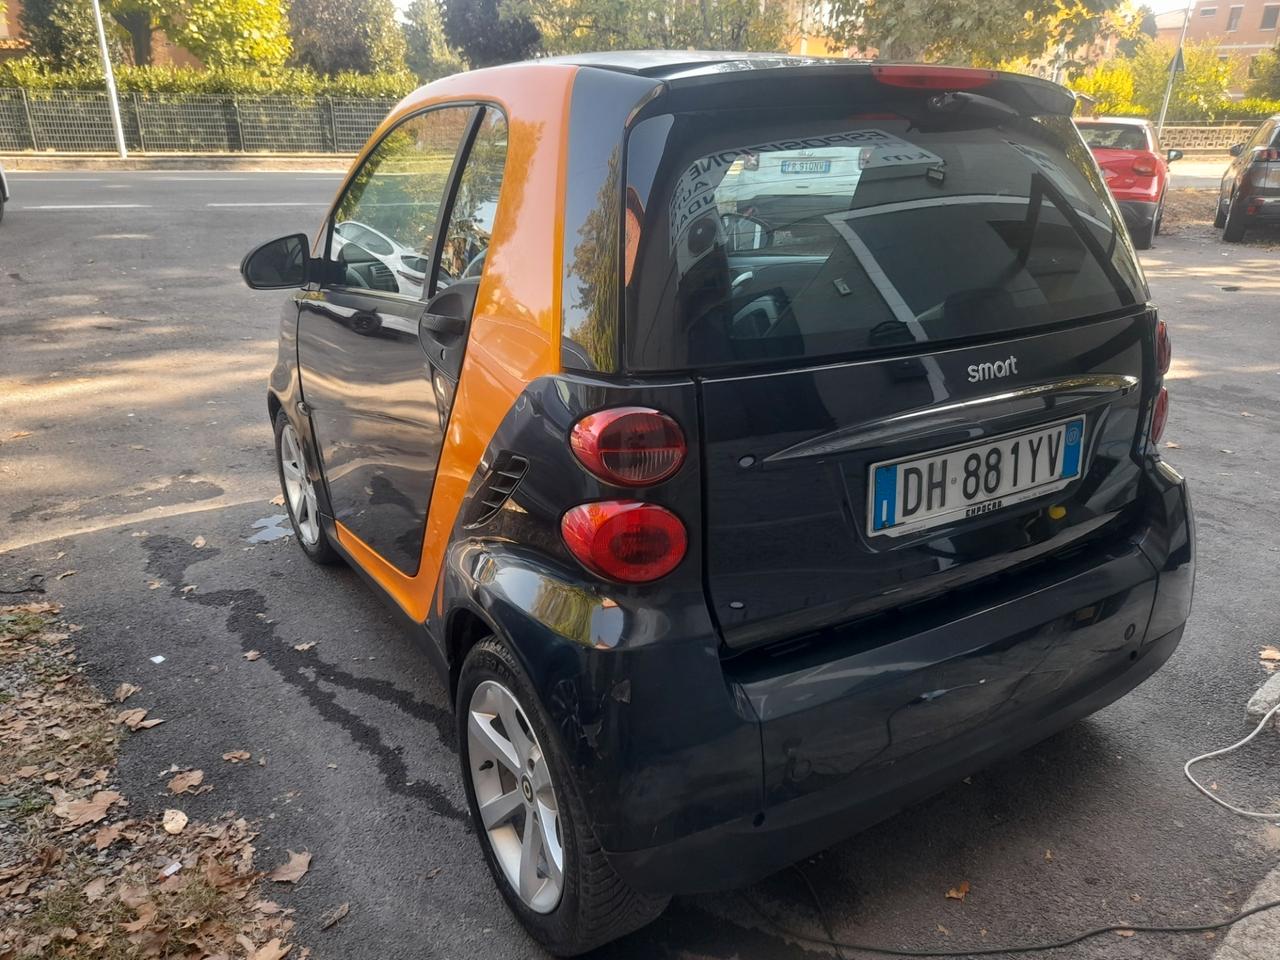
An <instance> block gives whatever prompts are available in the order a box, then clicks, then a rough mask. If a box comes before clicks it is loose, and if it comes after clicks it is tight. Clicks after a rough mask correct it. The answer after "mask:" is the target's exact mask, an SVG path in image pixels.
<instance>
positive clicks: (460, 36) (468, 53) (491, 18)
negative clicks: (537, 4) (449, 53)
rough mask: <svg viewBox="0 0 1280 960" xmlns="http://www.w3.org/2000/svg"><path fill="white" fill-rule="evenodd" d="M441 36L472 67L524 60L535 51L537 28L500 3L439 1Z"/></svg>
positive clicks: (493, 0) (515, 9) (494, 0)
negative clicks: (440, 4) (441, 19)
mask: <svg viewBox="0 0 1280 960" xmlns="http://www.w3.org/2000/svg"><path fill="white" fill-rule="evenodd" d="M441 3H442V6H443V8H444V34H445V37H446V38H447V39H448V41H449V43H450V44H451V45H452V46H453V47H455V48H456V49H457V50H458V51H459V52H460V53H461V54H462V56H463V57H464V58H465V59H466V61H467V62H468V63H469V64H471V66H473V67H491V66H493V65H494V64H498V63H511V62H513V61H515V60H527V59H528V58H529V57H532V56H533V55H534V54H535V53H537V52H538V49H539V44H540V43H541V35H540V34H539V32H538V27H537V26H536V25H535V24H534V22H533V21H532V20H531V19H529V17H528V16H527V15H526V14H525V13H524V12H523V11H522V10H521V9H520V8H519V6H518V5H515V4H513V5H511V6H510V7H509V6H508V5H507V4H506V3H503V2H502V0H441Z"/></svg>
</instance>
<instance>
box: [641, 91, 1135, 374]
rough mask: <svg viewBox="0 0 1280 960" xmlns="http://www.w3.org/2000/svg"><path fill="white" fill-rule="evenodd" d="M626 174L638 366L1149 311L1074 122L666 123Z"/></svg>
mask: <svg viewBox="0 0 1280 960" xmlns="http://www.w3.org/2000/svg"><path fill="white" fill-rule="evenodd" d="M921 112H922V113H924V110H923V109H922V111H921ZM627 159H628V168H627V178H628V184H629V190H628V197H629V202H628V218H627V220H628V234H629V235H628V237H627V238H626V247H627V248H628V249H631V248H634V249H635V251H636V252H635V256H634V261H633V262H630V261H631V259H632V258H631V257H630V256H629V257H628V261H629V262H628V264H627V269H626V271H625V279H626V280H627V281H628V282H627V287H626V316H627V326H626V331H627V335H626V351H627V357H628V362H629V365H630V366H631V367H632V368H633V369H675V368H688V367H694V366H706V365H723V364H733V363H738V362H761V361H765V362H767V361H774V360H789V359H794V358H811V357H827V356H833V355H839V354H851V353H858V352H862V351H867V350H876V349H882V348H886V347H894V346H899V345H909V344H919V343H934V342H942V341H947V340H953V339H960V338H969V337H973V336H983V335H993V334H998V333H1001V332H1004V331H1010V330H1015V329H1022V328H1027V327H1034V326H1037V325H1043V324H1052V323H1058V322H1061V321H1064V320H1071V319H1077V318H1083V317H1088V316H1093V315H1097V314H1099V313H1103V312H1106V311H1113V310H1116V309H1118V308H1122V307H1127V306H1130V305H1132V304H1134V303H1137V302H1140V301H1141V300H1143V299H1145V288H1144V284H1143V281H1142V277H1141V273H1140V271H1139V269H1138V267H1137V265H1136V263H1135V260H1134V257H1133V253H1132V251H1131V249H1130V248H1129V246H1128V241H1127V239H1126V234H1125V233H1124V230H1123V227H1118V226H1117V224H1118V223H1119V220H1118V217H1117V216H1116V214H1115V209H1114V206H1113V204H1112V202H1111V200H1110V199H1109V196H1108V194H1107V192H1106V188H1105V186H1104V185H1103V184H1102V183H1101V182H1100V179H1099V177H1098V174H1097V170H1096V166H1095V165H1094V163H1093V161H1092V158H1091V157H1090V156H1089V153H1088V151H1087V150H1086V149H1085V147H1084V145H1083V144H1082V143H1081V141H1080V139H1079V137H1078V136H1077V135H1076V133H1075V130H1074V128H1073V127H1072V124H1071V121H1070V119H1069V118H1067V117H1061V116H1052V117H1046V118H1040V119H1029V118H1023V117H1018V116H1017V115H1015V114H1013V113H1012V111H1007V110H1002V109H998V105H996V107H995V108H991V107H983V108H981V109H974V110H970V111H968V112H967V113H966V114H965V116H964V118H963V122H960V121H957V120H954V119H950V118H946V117H941V118H930V122H925V121H924V120H923V119H922V118H921V117H908V116H906V115H900V114H896V113H895V114H889V113H882V114H855V115H849V114H847V113H841V112H837V111H834V110H818V109H793V110H790V111H788V112H787V113H786V115H785V116H784V115H779V114H773V115H771V114H770V113H768V112H764V111H753V112H751V113H746V112H740V111H721V112H717V113H715V114H677V115H670V114H668V115H664V116H657V117H653V118H650V119H647V120H645V121H642V122H641V123H640V124H638V125H637V126H636V128H635V129H634V130H633V131H632V134H631V137H630V140H629V144H628V156H627ZM637 198H638V202H637ZM633 208H634V209H635V210H638V212H637V213H635V215H634V216H633V215H632V213H633ZM636 234H638V236H636Z"/></svg>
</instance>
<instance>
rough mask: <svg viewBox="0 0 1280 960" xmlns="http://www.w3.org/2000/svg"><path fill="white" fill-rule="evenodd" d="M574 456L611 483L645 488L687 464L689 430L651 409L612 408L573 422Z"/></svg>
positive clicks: (570, 434) (571, 436)
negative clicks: (681, 465) (685, 437)
mask: <svg viewBox="0 0 1280 960" xmlns="http://www.w3.org/2000/svg"><path fill="white" fill-rule="evenodd" d="M569 445H570V446H571V447H572V448H573V453H574V456H576V457H577V458H578V460H579V462H580V463H581V464H582V465H583V466H584V467H586V468H587V469H588V470H590V471H591V472H592V473H593V474H595V475H596V476H597V477H599V478H600V479H601V480H604V481H605V482H606V483H613V484H617V485H619V486H623V487H643V486H648V485H649V484H654V483H660V482H661V481H663V480H666V479H667V478H668V477H670V476H671V475H672V474H674V473H675V472H676V471H677V470H679V469H680V464H682V463H684V455H685V450H686V447H685V442H684V432H683V431H682V430H681V429H680V425H679V424H678V423H676V422H675V421H674V420H672V419H671V418H670V417H669V416H667V415H666V414H665V413H661V412H659V411H657V410H651V409H649V408H648V407H612V408H611V409H608V410H597V411H596V412H595V413H589V414H587V415H586V416H585V417H583V418H582V419H581V420H579V421H578V422H577V423H575V424H574V425H573V429H572V430H571V431H570V432H569Z"/></svg>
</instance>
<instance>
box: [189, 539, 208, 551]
mask: <svg viewBox="0 0 1280 960" xmlns="http://www.w3.org/2000/svg"><path fill="white" fill-rule="evenodd" d="M204 542H205V541H204V537H196V538H195V539H194V540H192V541H191V545H192V546H193V547H195V548H196V549H197V550H199V549H200V548H201V547H203V546H204Z"/></svg>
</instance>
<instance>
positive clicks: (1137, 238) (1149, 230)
mask: <svg viewBox="0 0 1280 960" xmlns="http://www.w3.org/2000/svg"><path fill="white" fill-rule="evenodd" d="M1156 229H1157V228H1156V218H1155V217H1152V218H1151V222H1150V223H1148V224H1147V225H1146V226H1145V227H1143V228H1142V229H1141V230H1140V231H1139V232H1137V233H1135V234H1133V245H1134V246H1135V247H1137V248H1138V249H1139V250H1150V249H1151V245H1152V244H1153V243H1155V242H1156Z"/></svg>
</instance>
